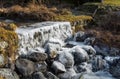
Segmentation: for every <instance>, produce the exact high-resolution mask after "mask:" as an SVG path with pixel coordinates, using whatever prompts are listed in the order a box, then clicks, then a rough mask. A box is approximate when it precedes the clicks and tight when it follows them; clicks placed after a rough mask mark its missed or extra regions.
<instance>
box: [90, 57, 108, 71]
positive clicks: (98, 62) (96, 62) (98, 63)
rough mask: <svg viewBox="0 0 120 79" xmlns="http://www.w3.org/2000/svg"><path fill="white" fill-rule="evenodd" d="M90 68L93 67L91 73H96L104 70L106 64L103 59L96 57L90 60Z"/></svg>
mask: <svg viewBox="0 0 120 79" xmlns="http://www.w3.org/2000/svg"><path fill="white" fill-rule="evenodd" d="M92 66H93V71H98V70H103V69H105V68H106V67H107V66H108V64H107V63H106V61H105V60H104V59H102V56H96V57H95V58H94V59H93V60H92Z"/></svg>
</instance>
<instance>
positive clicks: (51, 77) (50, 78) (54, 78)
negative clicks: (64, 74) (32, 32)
mask: <svg viewBox="0 0 120 79" xmlns="http://www.w3.org/2000/svg"><path fill="white" fill-rule="evenodd" d="M45 76H46V78H47V79H59V78H58V77H57V76H55V75H54V74H53V73H51V72H47V73H46V74H45Z"/></svg>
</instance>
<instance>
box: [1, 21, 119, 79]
mask: <svg viewBox="0 0 120 79" xmlns="http://www.w3.org/2000/svg"><path fill="white" fill-rule="evenodd" d="M16 33H17V34H18V37H19V49H18V54H17V56H16V61H15V63H14V65H13V64H12V65H10V66H9V68H1V69H0V76H1V77H3V79H4V78H5V79H120V56H119V55H118V54H119V53H120V49H118V48H113V47H109V46H107V45H106V44H104V43H101V42H100V41H99V40H96V37H95V36H94V34H92V33H87V32H83V31H79V32H77V33H75V34H72V30H71V25H70V23H69V22H42V23H36V24H32V25H28V26H22V27H20V28H18V29H17V30H16ZM0 59H1V61H0V63H2V59H3V58H2V56H0Z"/></svg>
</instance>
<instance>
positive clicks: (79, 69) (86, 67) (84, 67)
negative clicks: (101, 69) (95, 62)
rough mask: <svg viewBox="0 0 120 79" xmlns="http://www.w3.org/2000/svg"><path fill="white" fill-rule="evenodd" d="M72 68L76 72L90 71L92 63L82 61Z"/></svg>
mask: <svg viewBox="0 0 120 79" xmlns="http://www.w3.org/2000/svg"><path fill="white" fill-rule="evenodd" d="M74 69H75V71H76V72H77V73H82V72H92V65H91V64H87V63H86V62H83V63H81V64H80V65H77V66H74Z"/></svg>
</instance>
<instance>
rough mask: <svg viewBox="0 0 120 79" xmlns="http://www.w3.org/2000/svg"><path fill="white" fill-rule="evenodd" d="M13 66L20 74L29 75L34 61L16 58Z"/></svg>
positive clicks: (32, 70)
mask: <svg viewBox="0 0 120 79" xmlns="http://www.w3.org/2000/svg"><path fill="white" fill-rule="evenodd" d="M15 66H16V71H17V72H18V73H19V74H21V75H22V76H30V75H31V74H32V73H33V72H34V71H35V66H34V63H33V62H32V61H30V60H27V59H17V60H16V62H15Z"/></svg>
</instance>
